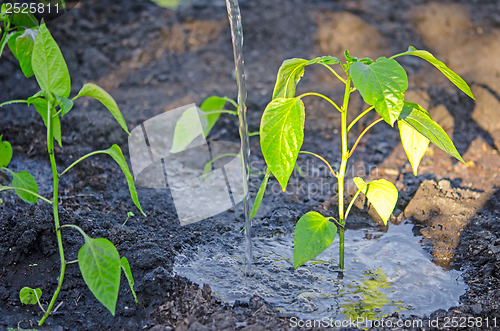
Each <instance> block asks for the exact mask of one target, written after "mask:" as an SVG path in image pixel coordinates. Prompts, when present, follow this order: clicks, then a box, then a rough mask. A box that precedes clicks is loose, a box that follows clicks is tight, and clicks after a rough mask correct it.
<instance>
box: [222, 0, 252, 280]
mask: <svg viewBox="0 0 500 331" xmlns="http://www.w3.org/2000/svg"><path fill="white" fill-rule="evenodd" d="M226 7H227V14H228V17H229V23H230V24H231V37H232V40H233V51H234V65H235V68H236V82H237V84H238V118H239V124H240V128H239V129H240V137H241V155H242V165H243V166H242V172H243V188H244V198H243V213H244V215H245V263H246V273H247V274H249V273H250V272H251V268H252V224H251V220H250V201H249V198H250V195H249V194H248V176H249V158H250V146H249V139H248V125H247V114H246V113H247V107H246V105H245V102H246V99H247V88H246V82H245V66H244V63H245V61H244V59H243V26H242V23H241V13H240V6H239V4H238V0H226Z"/></svg>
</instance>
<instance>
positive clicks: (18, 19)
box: [10, 12, 38, 29]
mask: <svg viewBox="0 0 500 331" xmlns="http://www.w3.org/2000/svg"><path fill="white" fill-rule="evenodd" d="M10 20H11V22H12V23H13V24H14V25H15V26H16V27H18V28H24V27H26V28H28V29H36V28H38V20H37V19H36V17H35V16H33V15H32V14H30V13H23V12H19V13H15V14H12V16H11V18H10Z"/></svg>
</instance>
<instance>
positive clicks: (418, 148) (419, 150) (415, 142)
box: [398, 120, 429, 176]
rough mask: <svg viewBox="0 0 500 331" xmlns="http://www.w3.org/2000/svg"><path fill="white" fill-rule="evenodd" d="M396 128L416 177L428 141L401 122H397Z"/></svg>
mask: <svg viewBox="0 0 500 331" xmlns="http://www.w3.org/2000/svg"><path fill="white" fill-rule="evenodd" d="M398 127H399V133H400V135H401V143H402V144H403V148H404V150H405V152H406V155H407V156H408V160H409V161H410V164H411V167H412V169H413V174H414V175H415V176H416V175H417V169H418V165H419V164H420V160H422V157H423V156H424V154H425V150H426V149H427V147H428V146H429V139H427V138H426V137H424V136H423V135H422V134H420V133H419V132H418V131H417V130H415V129H414V128H413V127H411V126H410V125H408V124H406V122H405V121H403V120H398Z"/></svg>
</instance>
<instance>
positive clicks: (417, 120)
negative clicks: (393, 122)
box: [399, 101, 465, 163]
mask: <svg viewBox="0 0 500 331" xmlns="http://www.w3.org/2000/svg"><path fill="white" fill-rule="evenodd" d="M399 118H400V119H401V120H402V121H404V122H405V123H407V124H408V125H410V126H411V127H412V128H414V129H415V130H417V131H418V132H419V133H420V134H422V135H423V136H424V137H426V138H427V139H429V140H430V141H431V142H433V143H434V144H435V145H436V146H437V147H439V148H440V149H442V150H443V151H445V152H446V153H448V154H450V155H451V156H453V157H455V158H457V159H458V160H459V161H461V162H462V163H465V162H464V160H463V159H462V156H460V153H458V151H457V149H456V147H455V145H453V142H452V141H451V139H450V138H449V137H448V135H447V134H446V132H445V131H444V130H443V128H442V127H441V126H439V124H437V123H436V122H435V121H433V120H432V119H431V116H430V115H429V113H428V112H427V111H426V110H425V109H423V108H422V107H421V106H419V105H417V104H416V103H413V102H407V101H405V106H404V107H403V111H402V112H401V114H400V117H399Z"/></svg>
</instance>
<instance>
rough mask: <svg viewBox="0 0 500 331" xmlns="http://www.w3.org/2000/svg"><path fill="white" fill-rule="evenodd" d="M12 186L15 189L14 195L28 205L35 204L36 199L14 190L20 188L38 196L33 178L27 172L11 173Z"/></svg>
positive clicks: (27, 193)
mask: <svg viewBox="0 0 500 331" xmlns="http://www.w3.org/2000/svg"><path fill="white" fill-rule="evenodd" d="M12 186H13V187H14V188H15V189H14V191H16V194H17V195H18V196H19V197H20V198H21V200H23V201H26V202H28V203H32V204H33V203H36V202H37V201H38V197H37V196H36V195H33V194H31V193H29V192H26V191H24V190H19V189H16V188H22V189H25V190H28V191H31V192H33V193H36V194H38V185H37V184H36V180H35V178H33V176H31V175H30V173H29V172H27V171H21V172H18V173H15V172H12Z"/></svg>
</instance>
